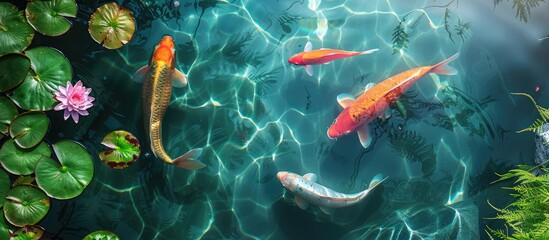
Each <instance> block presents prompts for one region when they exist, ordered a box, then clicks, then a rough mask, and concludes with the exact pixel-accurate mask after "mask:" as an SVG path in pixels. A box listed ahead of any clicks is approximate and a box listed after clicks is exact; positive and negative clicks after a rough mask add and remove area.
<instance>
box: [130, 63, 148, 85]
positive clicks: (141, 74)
mask: <svg viewBox="0 0 549 240" xmlns="http://www.w3.org/2000/svg"><path fill="white" fill-rule="evenodd" d="M148 71H149V66H148V65H145V66H143V67H141V68H139V69H137V71H136V72H135V74H134V75H133V78H132V80H133V81H134V82H138V83H142V82H143V79H145V75H146V74H147V72H148Z"/></svg>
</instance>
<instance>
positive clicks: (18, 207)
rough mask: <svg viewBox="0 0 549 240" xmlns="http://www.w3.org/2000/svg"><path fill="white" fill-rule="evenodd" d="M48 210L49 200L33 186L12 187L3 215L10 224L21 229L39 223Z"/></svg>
mask: <svg viewBox="0 0 549 240" xmlns="http://www.w3.org/2000/svg"><path fill="white" fill-rule="evenodd" d="M49 209H50V199H49V198H48V196H47V195H46V194H45V193H44V192H43V191H42V190H40V189H38V188H36V187H33V186H19V187H14V188H12V189H11V190H10V191H9V192H8V196H7V197H6V203H5V204H4V215H5V216H6V220H8V222H10V223H11V224H13V225H15V226H18V227H22V226H25V225H32V224H35V223H37V222H38V221H40V220H41V219H42V218H44V216H46V213H48V210H49Z"/></svg>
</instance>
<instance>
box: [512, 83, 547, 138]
mask: <svg viewBox="0 0 549 240" xmlns="http://www.w3.org/2000/svg"><path fill="white" fill-rule="evenodd" d="M511 94H513V95H517V96H525V97H527V98H529V99H530V100H531V101H532V103H534V105H535V106H536V109H537V110H538V113H539V115H540V116H541V118H538V119H536V120H535V121H534V123H533V124H532V125H530V127H527V128H525V129H522V130H519V131H517V133H522V132H526V131H531V132H538V131H540V130H541V126H543V124H544V123H546V122H548V121H549V109H547V108H543V107H541V106H539V105H538V104H537V103H536V101H535V100H534V98H532V96H530V95H529V94H527V93H511Z"/></svg>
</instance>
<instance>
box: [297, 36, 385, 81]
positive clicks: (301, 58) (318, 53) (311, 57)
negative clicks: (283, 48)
mask: <svg viewBox="0 0 549 240" xmlns="http://www.w3.org/2000/svg"><path fill="white" fill-rule="evenodd" d="M378 50H379V49H377V48H376V49H371V50H368V51H363V52H351V51H344V50H337V49H328V48H322V49H319V50H313V44H311V42H307V44H305V49H304V50H303V52H300V53H298V54H296V55H293V56H292V57H290V58H289V59H288V62H289V63H291V64H294V65H301V66H305V71H306V72H307V74H309V76H313V69H312V68H311V65H316V64H325V63H329V62H331V61H333V60H336V59H340V58H350V57H353V56H356V55H363V54H370V53H373V52H376V51H378Z"/></svg>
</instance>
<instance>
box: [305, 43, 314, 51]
mask: <svg viewBox="0 0 549 240" xmlns="http://www.w3.org/2000/svg"><path fill="white" fill-rule="evenodd" d="M311 50H313V44H312V43H311V42H307V43H306V44H305V48H304V49H303V52H310V51H311Z"/></svg>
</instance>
